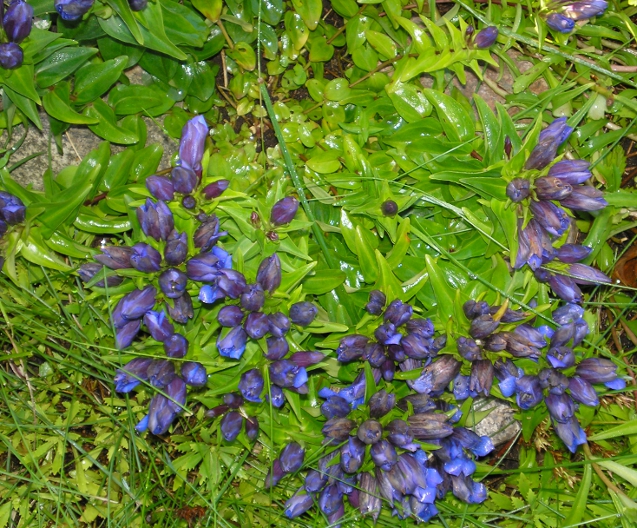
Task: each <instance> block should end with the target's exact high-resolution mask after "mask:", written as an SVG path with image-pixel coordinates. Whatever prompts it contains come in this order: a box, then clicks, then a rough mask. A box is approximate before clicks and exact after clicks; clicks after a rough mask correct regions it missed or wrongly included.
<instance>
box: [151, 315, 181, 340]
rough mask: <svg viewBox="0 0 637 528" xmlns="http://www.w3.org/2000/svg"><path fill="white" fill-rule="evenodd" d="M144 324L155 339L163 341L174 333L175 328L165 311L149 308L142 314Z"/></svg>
mask: <svg viewBox="0 0 637 528" xmlns="http://www.w3.org/2000/svg"><path fill="white" fill-rule="evenodd" d="M144 324H145V325H146V328H148V331H149V332H150V335H151V336H152V337H153V339H155V340H156V341H161V342H164V341H166V339H168V338H169V337H170V336H171V335H173V334H174V333H175V329H174V327H173V325H172V324H170V321H169V320H168V318H167V317H166V313H165V312H164V311H163V310H162V311H161V312H154V311H153V310H149V311H148V312H146V313H145V314H144Z"/></svg>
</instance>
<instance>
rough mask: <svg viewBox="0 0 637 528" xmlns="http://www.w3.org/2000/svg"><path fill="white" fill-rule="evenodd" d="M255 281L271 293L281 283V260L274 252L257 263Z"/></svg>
mask: <svg viewBox="0 0 637 528" xmlns="http://www.w3.org/2000/svg"><path fill="white" fill-rule="evenodd" d="M257 282H258V283H259V284H260V285H261V287H262V288H263V289H264V290H265V291H268V292H270V293H273V292H274V291H275V290H276V289H277V288H278V287H279V286H280V285H281V261H280V260H279V256H278V255H277V254H276V253H275V254H274V255H272V256H271V257H267V258H265V259H263V262H261V264H260V265H259V270H258V271H257Z"/></svg>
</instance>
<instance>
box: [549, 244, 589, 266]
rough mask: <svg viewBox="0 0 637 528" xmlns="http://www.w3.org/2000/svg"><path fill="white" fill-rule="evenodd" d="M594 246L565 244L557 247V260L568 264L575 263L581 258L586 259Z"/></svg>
mask: <svg viewBox="0 0 637 528" xmlns="http://www.w3.org/2000/svg"><path fill="white" fill-rule="evenodd" d="M591 251H592V248H589V247H587V246H580V245H579V244H564V245H563V246H561V247H559V248H557V255H556V258H557V260H559V261H561V262H564V263H566V264H574V263H576V262H579V261H580V260H584V259H585V258H586V257H588V255H590V253H591Z"/></svg>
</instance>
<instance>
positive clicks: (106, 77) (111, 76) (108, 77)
mask: <svg viewBox="0 0 637 528" xmlns="http://www.w3.org/2000/svg"><path fill="white" fill-rule="evenodd" d="M127 63H128V57H127V56H125V55H124V56H122V57H117V58H115V59H111V60H108V61H106V62H102V63H100V64H89V65H87V66H84V67H83V68H80V69H79V70H78V72H77V73H76V74H75V85H74V88H73V93H74V94H75V103H76V104H86V103H90V102H91V101H93V100H94V99H96V98H98V97H99V96H101V95H102V94H104V93H106V92H107V91H108V89H109V88H110V87H111V86H112V85H113V84H115V83H116V82H117V79H119V77H120V75H121V74H122V72H123V71H124V69H125V68H126V65H127Z"/></svg>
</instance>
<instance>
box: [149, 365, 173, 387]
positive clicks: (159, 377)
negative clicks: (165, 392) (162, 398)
mask: <svg viewBox="0 0 637 528" xmlns="http://www.w3.org/2000/svg"><path fill="white" fill-rule="evenodd" d="M175 376H176V374H175V367H174V365H173V364H172V363H171V362H170V361H168V360H166V359H162V360H159V361H153V362H152V363H151V364H150V365H149V366H148V381H149V382H150V384H151V385H152V386H153V387H157V388H158V389H162V388H164V387H166V386H167V385H168V384H169V383H170V382H171V381H172V380H173V379H174V378H175Z"/></svg>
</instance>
